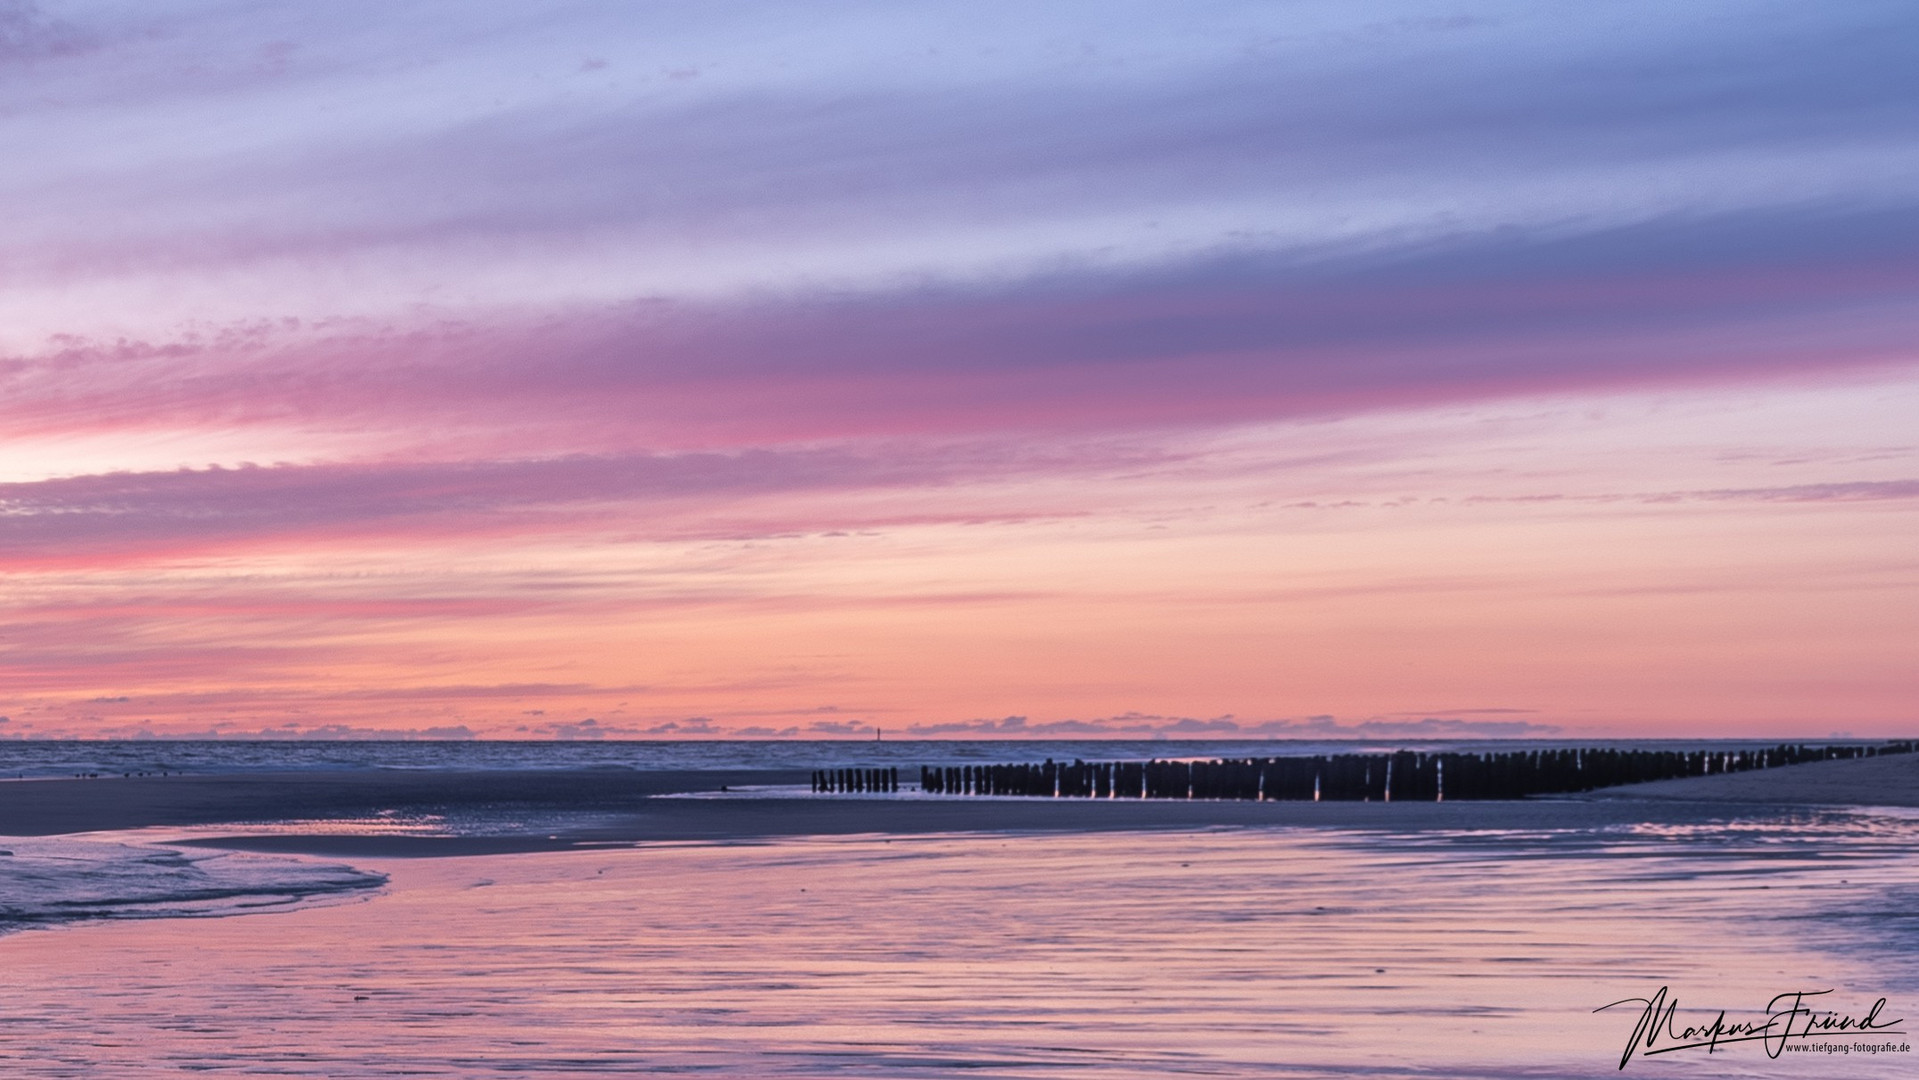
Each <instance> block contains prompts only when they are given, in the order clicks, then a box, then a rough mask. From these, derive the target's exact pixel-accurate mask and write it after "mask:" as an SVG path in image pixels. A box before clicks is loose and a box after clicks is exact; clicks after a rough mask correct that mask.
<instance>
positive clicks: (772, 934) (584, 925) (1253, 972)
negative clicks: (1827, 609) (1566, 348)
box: [0, 740, 1919, 1080]
mask: <svg viewBox="0 0 1919 1080" xmlns="http://www.w3.org/2000/svg"><path fill="white" fill-rule="evenodd" d="M1514 745H1515V744H1514V743H1512V742H1510V741H1501V742H1499V743H1497V744H1478V743H1458V742H1453V743H1430V742H1421V743H1416V744H1414V743H1396V742H1377V743H1363V744H1361V743H1352V742H1286V743H1276V742H1272V741H1258V742H1243V743H1222V742H1214V741H1205V742H1200V741H1178V740H1154V741H1150V742H1130V743H1129V742H1114V741H1099V742H1078V741H1075V742H1037V741H1035V742H1025V743H1007V742H950V743H920V742H910V743H909V742H879V743H874V742H871V741H867V742H859V743H855V742H847V741H834V742H811V743H799V742H795V743H768V742H683V743H612V742H605V743H601V742H575V743H494V742H461V743H428V742H396V743H350V742H338V743H318V742H291V741H288V742H252V743H236V742H227V741H205V742H185V741H177V742H176V741H165V740H151V741H147V740H142V741H138V742H92V741H70V742H22V741H16V742H9V743H4V744H0V772H4V773H5V774H6V775H8V776H11V777H13V778H15V779H14V781H13V782H17V783H26V784H31V783H37V782H44V781H45V780H47V779H52V778H60V777H72V776H74V775H76V774H81V775H88V774H95V775H99V776H102V777H107V776H120V775H125V774H132V773H142V772H145V773H156V772H169V773H234V772H272V771H277V770H299V771H309V772H310V771H315V770H329V769H337V770H353V769H362V768H375V769H409V770H418V769H449V770H491V769H506V770H510V769H556V768H608V769H739V768H750V769H787V768H793V769H811V768H824V767H841V766H873V765H896V766H899V767H901V770H902V774H903V775H905V774H906V773H907V772H908V770H909V769H910V768H912V767H914V766H917V765H921V764H926V765H936V764H959V763H977V762H1001V761H1026V760H1031V761H1038V760H1041V759H1043V758H1046V757H1051V758H1053V759H1055V760H1072V759H1074V758H1080V759H1085V760H1129V759H1138V758H1147V757H1157V758H1161V759H1166V758H1176V757H1193V758H1211V757H1221V756H1275V755H1278V754H1284V753H1301V754H1312V753H1338V752H1352V751H1355V750H1368V751H1371V750H1391V749H1397V748H1400V747H1402V746H1408V747H1414V748H1421V749H1428V748H1440V749H1460V748H1479V747H1482V746H1483V747H1485V748H1489V749H1490V748H1498V749H1511V748H1514ZM1537 745H1542V746H1546V745H1567V744H1545V743H1542V744H1537ZM1581 745H1591V744H1581ZM1631 745H1648V744H1645V743H1633V744H1631ZM1659 745H1664V746H1668V747H1672V748H1699V747H1706V748H1723V749H1738V748H1747V747H1753V746H1758V745H1763V744H1762V743H1751V742H1723V741H1722V742H1712V743H1697V742H1695V743H1667V744H1659ZM758 794H759V795H760V796H761V797H763V796H764V794H765V793H763V792H762V793H758ZM742 797H754V793H747V794H745V795H743V796H742ZM822 797H830V796H822ZM902 797H916V796H902ZM859 798H864V799H873V798H876V797H875V796H860V797H859ZM877 798H884V797H883V796H880V797H877ZM767 805H769V806H775V805H777V803H769V804H767ZM1562 809H1563V808H1562ZM1410 811H1411V808H1409V813H1408V815H1407V817H1406V818H1405V820H1404V821H1403V822H1402V823H1399V824H1388V825H1384V826H1380V827H1370V828H1365V829H1357V828H1332V827H1312V826H1305V827H1302V826H1298V825H1289V826H1284V827H1281V826H1270V827H1269V826H1238V827H1230V828H1227V827H1208V828H1185V829H1150V830H1138V831H1130V832H1128V831H1087V832H1059V831H1027V832H1019V831H996V832H995V831H981V832H954V833H939V834H919V835H890V834H887V833H885V832H884V831H878V830H876V831H875V832H872V833H865V834H856V835H850V836H817V837H807V836H800V837H774V838H755V839H748V840H714V841H702V842H673V843H643V844H608V845H603V846H593V847H586V848H582V849H579V850H569V851H541V852H528V853H520V854H501V855H483V856H461V857H444V858H416V857H398V856H391V857H390V856H378V857H367V858H357V857H356V858H350V859H339V858H315V857H307V856H289V855H267V854H257V853H247V852H239V851H226V850H221V849H218V848H204V847H192V846H187V845H184V844H181V843H178V842H177V841H178V840H179V839H181V838H183V837H187V836H189V835H190V834H191V833H192V830H182V829H175V830H167V829H140V830H127V831H124V832H120V833H114V834H85V835H81V834H74V835H66V836H54V837H11V838H9V837H3V836H0V850H4V851H5V852H6V853H7V854H5V855H4V856H0V931H5V933H4V936H0V969H4V970H5V971H6V972H7V984H8V991H9V992H8V995H7V999H6V1000H7V1005H6V1008H5V1010H4V1015H0V1075H6V1076H13V1075H18V1076H34V1077H42V1076H45V1077H83V1076H84V1077H94V1076H114V1077H134V1078H144V1077H160V1076H168V1077H177V1076H182V1075H204V1074H209V1073H211V1074H216V1075H233V1076H263V1075H273V1076H306V1077H389V1076H393V1077H397V1076H438V1077H540V1076H563V1075H648V1076H651V1075H671V1076H679V1075H691V1076H716V1077H733V1076H772V1077H903V1078H920V1077H926V1078H932V1077H1022V1078H1026V1077H1030V1078H1040V1077H1048V1078H1056V1077H1073V1078H1077V1077H1085V1078H1089V1080H1108V1078H1142V1077H1165V1076H1207V1077H1283V1078H1315V1080H1324V1078H1347V1077H1361V1076H1365V1077H1374V1076H1380V1077H1407V1078H1411V1077H1420V1078H1441V1080H1443V1078H1448V1077H1460V1078H1464V1077H1481V1078H1508V1077H1512V1078H1517V1077H1537V1078H1543V1077H1598V1076H1617V1075H1621V1074H1639V1075H1648V1074H1656V1075H1658V1076H1661V1077H1674V1076H1683V1077H1788V1076H1790V1077H1836V1076H1847V1077H1853V1076H1859V1077H1876V1076H1888V1077H1891V1076H1910V1075H1915V1074H1919V1057H1915V1056H1914V1053H1913V1051H1912V1049H1911V1043H1912V1042H1913V1041H1915V1040H1913V1039H1912V1036H1911V1034H1910V1033H1911V1031H1912V1030H1913V1028H1914V1027H1915V1026H1919V1023H1915V1021H1919V811H1913V810H1904V809H1899V808H1885V807H1872V806H1856V807H1828V808H1787V807H1773V808H1768V807H1762V806H1746V807H1740V806H1730V807H1729V806H1705V805H1700V806H1697V807H1693V808H1684V807H1681V808H1677V809H1675V808H1673V807H1670V806H1668V807H1666V808H1665V809H1664V810H1662V812H1660V813H1658V814H1649V815H1647V819H1646V820H1644V821H1626V822H1622V821H1620V820H1619V819H1618V817H1617V815H1607V816H1598V817H1595V818H1594V820H1593V821H1592V822H1591V823H1589V824H1581V823H1580V822H1579V821H1578V820H1577V815H1576V814H1575V815H1573V816H1572V817H1571V818H1569V817H1568V816H1567V814H1565V813H1558V814H1555V815H1552V816H1551V818H1550V822H1551V824H1545V823H1542V824H1540V825H1538V826H1536V827H1534V826H1529V825H1526V824H1523V823H1522V824H1520V825H1517V826H1514V827H1501V828H1446V827H1435V826H1434V824H1433V823H1432V822H1430V821H1425V820H1422V819H1421V818H1419V817H1418V815H1417V814H1416V813H1412V812H1410ZM1544 820H1545V819H1542V822H1543V821H1544ZM1569 822H1570V823H1569ZM257 824H259V825H260V826H261V827H271V826H272V825H273V824H274V823H271V822H266V823H257ZM306 824H308V825H310V824H311V823H306ZM339 824H340V827H341V828H343V829H349V828H350V829H376V830H377V829H381V828H386V829H393V830H405V829H408V828H412V827H416V824H415V823H411V822H407V821H391V822H384V823H383V822H379V821H374V822H365V821H359V822H342V823H339ZM435 827H436V828H445V827H446V825H445V823H438V824H436V825H435ZM457 827H472V828H476V829H478V828H492V829H498V828H500V827H501V823H499V822H493V823H484V822H482V823H479V824H474V825H471V826H467V825H459V826H457ZM541 827H546V826H545V825H542V826H541ZM0 831H4V823H3V822H0ZM169 841H175V842H172V843H169ZM1818 1023H1825V1024H1826V1025H1827V1026H1826V1027H1825V1028H1823V1029H1818V1030H1814V1029H1813V1027H1812V1025H1816V1024H1818ZM1767 1025H1770V1026H1767ZM1795 1025H1796V1026H1795ZM1755 1032H1759V1034H1757V1035H1755V1034H1754V1033H1755Z"/></svg>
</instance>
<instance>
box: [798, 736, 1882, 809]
mask: <svg viewBox="0 0 1919 1080" xmlns="http://www.w3.org/2000/svg"><path fill="white" fill-rule="evenodd" d="M1916 746H1919V744H1915V743H1914V742H1912V741H1899V742H1889V743H1884V744H1880V745H1873V746H1861V745H1844V746H1807V745H1805V744H1787V743H1782V744H1780V745H1778V746H1772V747H1765V748H1760V749H1749V750H1694V751H1684V750H1622V749H1617V748H1613V747H1585V748H1575V749H1559V750H1518V751H1511V752H1497V753H1483V754H1474V753H1461V752H1440V753H1425V752H1421V751H1415V750H1400V751H1397V752H1394V753H1388V754H1328V755H1318V756H1313V757H1275V758H1222V759H1219V760H1216V761H1159V760H1153V761H1098V762H1093V761H1072V762H1055V761H1052V760H1050V759H1049V760H1047V761H1045V762H1042V763H1039V764H1031V763H1026V764H1006V765H954V766H941V767H922V768H921V769H920V790H921V791H924V792H927V793H929V794H945V795H1031V796H1036V797H1042V798H1048V797H1050V798H1091V799H1107V798H1113V799H1243V800H1260V801H1265V800H1284V801H1296V802H1316V801H1338V802H1394V801H1408V802H1439V801H1444V800H1446V799H1522V798H1525V797H1526V796H1529V795H1562V794H1574V793H1577V792H1581V791H1592V790H1594V789H1595V788H1602V787H1616V786H1618V785H1621V784H1636V783H1642V782H1644V781H1648V780H1672V779H1677V778H1680V777H1687V776H1712V775H1715V774H1718V773H1729V772H1748V771H1751V770H1753V769H1772V768H1779V767H1781V766H1786V765H1798V764H1802V763H1805V762H1811V761H1829V760H1834V759H1839V758H1858V757H1875V756H1878V755H1881V754H1906V753H1912V752H1913V751H1914V749H1915V747H1916ZM862 771H869V772H877V771H881V770H846V769H839V770H825V771H824V773H823V774H815V777H814V790H815V791H851V790H898V775H897V771H895V774H894V776H893V784H894V786H893V787H892V788H890V789H888V788H847V787H837V788H835V787H821V786H820V784H821V776H822V775H825V776H828V777H829V778H830V777H832V776H834V775H838V774H847V773H854V774H857V773H860V772H862ZM842 779H844V778H842Z"/></svg>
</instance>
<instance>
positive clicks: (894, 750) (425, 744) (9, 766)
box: [0, 738, 1873, 780]
mask: <svg viewBox="0 0 1919 1080" xmlns="http://www.w3.org/2000/svg"><path fill="white" fill-rule="evenodd" d="M1775 741H1776V740H1775ZM1813 741H1815V742H1817V743H1819V744H1820V745H1826V744H1833V745H1838V744H1842V743H1847V742H1855V741H1856V742H1861V743H1866V742H1872V741H1873V740H1847V739H1822V740H1813ZM1609 745H1610V746H1621V747H1632V746H1641V747H1656V748H1667V749H1676V750H1694V749H1713V750H1739V749H1747V748H1758V747H1764V746H1769V745H1772V741H1768V740H1737V739H1703V740H1702V739H1693V740H1663V741H1662V740H1645V739H1638V740H1630V741H1623V740H1622V741H1610V742H1609V741H1607V740H1591V739H1588V740H1573V741H1568V740H1539V739H1496V740H1495V739H1463V740H1462V739H1451V740H1393V739H1387V740H1310V739H1255V740H1214V739H1134V740H1126V739H1054V740H1039V739H1032V740H948V739H925V740H909V741H885V740H874V739H870V738H869V739H832V740H803V739H794V740H746V739H730V740H729V739H709V740H681V741H664V740H661V741H629V740H605V741H593V740H575V741H568V742H555V741H539V742H515V741H506V740H472V741H459V742H455V741H430V740H417V741H378V740H339V741H322V740H291V739H283V740H244V739H121V740H106V739H100V740H85V739H0V780H4V779H35V778H57V777H71V776H74V775H76V774H86V773H97V774H99V775H101V776H120V775H122V774H126V773H159V772H169V773H233V772H269V771H279V770H294V769H300V770H325V769H580V768H620V769H805V770H810V769H820V768H833V767H848V768H856V767H879V766H897V767H899V768H900V769H901V770H902V772H905V771H907V770H911V769H917V767H918V766H920V765H961V764H972V763H977V762H985V763H996V762H1011V761H1032V762H1038V761H1042V760H1044V759H1046V758H1052V759H1054V760H1057V761H1071V760H1073V759H1075V758H1081V759H1084V760H1087V761H1142V760H1147V759H1150V758H1160V759H1203V758H1221V757H1280V756H1306V755H1313V754H1350V753H1384V752H1388V751H1392V750H1398V749H1416V750H1461V751H1472V752H1479V751H1489V750H1520V749H1534V748H1537V749H1549V748H1557V747H1570V746H1609Z"/></svg>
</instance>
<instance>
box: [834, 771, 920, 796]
mask: <svg viewBox="0 0 1919 1080" xmlns="http://www.w3.org/2000/svg"><path fill="white" fill-rule="evenodd" d="M920 771H921V772H922V773H924V772H925V771H926V770H924V769H922V770H920ZM925 787H926V785H925V784H921V785H920V788H921V790H925ZM899 789H900V771H899V770H898V769H897V768H886V769H815V770H813V790H814V791H815V792H852V791H898V790H899Z"/></svg>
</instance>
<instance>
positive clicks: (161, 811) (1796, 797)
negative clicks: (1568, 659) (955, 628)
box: [0, 754, 1919, 857]
mask: <svg viewBox="0 0 1919 1080" xmlns="http://www.w3.org/2000/svg"><path fill="white" fill-rule="evenodd" d="M805 781H806V774H805V773H803V772H773V771H757V772H745V771H730V772H728V771H682V772H664V771H663V772H640V771H632V770H607V769H599V770H573V771H536V772H504V771H491V772H393V771H380V770H363V771H328V772H289V773H273V774H246V775H212V776H170V777H133V778H102V779H95V780H36V781H20V782H14V783H5V784H0V835H11V836H46V835H54V834H63V833H74V832H95V831H108V830H124V829H134V828H145V827H154V826H178V827H183V828H187V829H191V831H192V832H193V833H194V834H195V835H194V837H193V839H191V840H190V841H188V842H191V843H196V844H204V845H208V846H219V847H231V848H243V849H247V850H254V851H278V852H299V853H309V854H316V855H332V856H348V855H379V856H388V857H391V856H434V855H479V854H500V853H506V852H516V851H540V850H559V849H566V848H575V847H582V846H588V847H590V846H599V845H622V844H632V843H648V842H663V841H694V840H698V841H724V840H738V841H751V840H754V839H756V838H771V837H781V836H833V835H853V834H864V833H886V834H929V833H950V832H1056V831H1070V832H1084V831H1121V830H1125V831H1132V830H1142V829H1196V828H1208V827H1234V826H1248V825H1283V826H1297V827H1324V828H1343V829H1392V830H1406V829H1421V830H1423V829H1437V830H1450V829H1528V828H1530V829H1550V828H1593V827H1602V826H1606V825H1615V824H1632V823H1637V822H1645V821H1670V822H1690V821H1699V820H1706V819H1711V818H1714V817H1723V816H1725V815H1726V814H1728V813H1731V812H1734V811H1735V807H1736V806H1739V805H1744V806H1747V807H1765V808H1773V809H1777V808H1783V807H1793V806H1819V805H1848V804H1854V805H1878V806H1919V754H1913V755H1898V756H1892V757H1883V758H1870V759H1863V760H1855V761H1830V762H1817V763H1813V764H1807V765H1795V766H1789V767H1786V768H1780V769H1769V770H1764V771H1758V772H1749V773H1737V774H1732V775H1727V776H1713V777H1697V778H1692V779H1686V780H1669V781H1659V782H1656V783H1649V784H1635V785H1629V786H1625V787H1618V788H1610V789H1606V790H1604V791H1600V792H1595V793H1593V794H1592V795H1590V796H1581V797H1575V798H1554V799H1529V800H1523V801H1513V802H1451V803H1407V802H1401V803H1391V804H1386V803H1350V802H1338V803H1334V802H1327V803H1300V802H1270V803H1250V802H1184V801H1167V800H1151V801H1146V800H1088V799H982V798H977V797H953V798H928V799H918V798H883V797H870V796H869V797H861V796H851V797H832V796H801V797H793V798H725V797H718V798H700V797H693V798H684V797H682V798H663V797H662V796H673V795H688V794H696V793H708V794H717V793H718V792H719V790H720V788H721V787H722V786H726V787H729V788H733V789H738V788H741V787H755V786H777V785H799V784H804V783H805ZM383 812H384V813H387V814H389V815H392V814H398V815H446V816H450V817H453V818H456V819H457V818H458V817H459V815H461V814H462V813H463V812H464V813H470V814H484V815H486V816H489V817H494V818H497V817H499V816H501V815H502V814H506V815H508V816H511V815H512V814H515V813H520V814H525V815H528V816H539V815H549V816H552V817H553V819H554V820H555V821H556V822H558V823H557V824H555V825H554V826H553V827H551V828H537V829H536V828H528V829H526V830H523V831H522V832H521V833H520V834H516V835H420V834H400V833H387V834H376V835H344V834H342V832H341V831H338V830H334V831H329V830H328V829H327V828H326V826H325V824H324V822H325V821H326V820H328V819H342V818H368V817H372V816H374V815H378V814H381V813H383ZM288 820H295V821H312V822H314V823H315V824H314V826H313V827H312V828H311V830H310V831H308V832H303V833H300V834H288V833H285V832H277V833H274V834H269V835H258V834H255V835H247V833H248V832H249V831H250V830H249V829H248V828H247V826H248V825H249V824H258V823H265V822H273V821H288ZM225 825H232V826H235V830H234V833H233V834H230V835H229V834H221V835H210V831H211V832H213V833H218V832H219V829H218V827H219V826H225ZM448 831H451V832H458V831H460V830H458V829H457V828H453V829H450V830H448Z"/></svg>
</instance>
